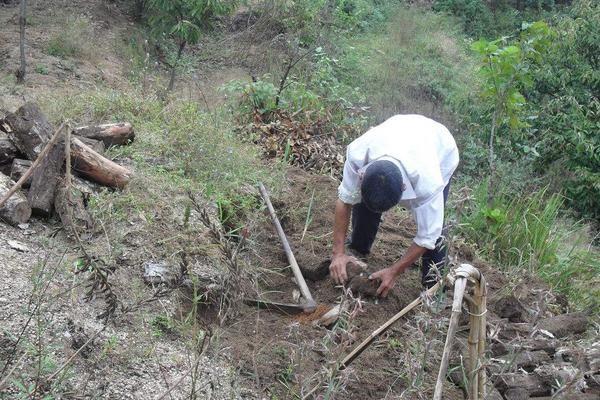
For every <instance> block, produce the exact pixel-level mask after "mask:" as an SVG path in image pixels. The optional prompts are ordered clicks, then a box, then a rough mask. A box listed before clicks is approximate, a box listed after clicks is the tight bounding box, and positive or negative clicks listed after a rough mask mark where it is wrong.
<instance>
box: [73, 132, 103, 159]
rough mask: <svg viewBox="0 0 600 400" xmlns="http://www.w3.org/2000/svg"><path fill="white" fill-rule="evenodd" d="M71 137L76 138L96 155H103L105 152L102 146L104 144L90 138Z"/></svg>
mask: <svg viewBox="0 0 600 400" xmlns="http://www.w3.org/2000/svg"><path fill="white" fill-rule="evenodd" d="M73 137H76V138H77V139H79V140H81V141H82V142H83V144H85V145H86V146H89V147H91V148H92V150H94V151H95V152H96V153H98V154H104V150H106V146H104V142H102V141H101V140H96V139H90V138H86V137H83V136H77V135H75V136H73Z"/></svg>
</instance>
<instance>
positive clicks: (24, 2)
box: [17, 0, 27, 83]
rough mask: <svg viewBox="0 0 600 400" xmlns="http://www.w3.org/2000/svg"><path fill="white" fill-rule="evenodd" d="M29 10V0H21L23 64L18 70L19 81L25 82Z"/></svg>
mask: <svg viewBox="0 0 600 400" xmlns="http://www.w3.org/2000/svg"><path fill="white" fill-rule="evenodd" d="M26 11H27V0H21V10H20V14H19V28H20V33H19V51H20V53H21V66H20V68H19V70H18V71H17V83H23V82H24V81H25V72H26V64H25V25H26V23H27V18H26Z"/></svg>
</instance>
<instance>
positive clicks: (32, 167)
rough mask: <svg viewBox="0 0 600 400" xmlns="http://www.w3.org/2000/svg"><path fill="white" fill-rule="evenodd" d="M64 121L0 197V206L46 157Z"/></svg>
mask: <svg viewBox="0 0 600 400" xmlns="http://www.w3.org/2000/svg"><path fill="white" fill-rule="evenodd" d="M64 126H65V123H64V122H63V123H62V124H60V126H59V127H58V129H57V130H56V132H54V135H53V136H52V138H51V139H50V141H49V142H48V143H46V146H45V147H44V149H43V150H42V152H41V153H40V154H39V155H38V157H37V158H36V159H35V161H34V162H33V164H31V167H29V169H28V170H27V172H25V173H24V174H23V176H22V177H21V179H19V180H18V181H17V183H16V184H15V185H14V186H13V187H12V188H10V190H9V191H8V192H7V193H6V195H5V196H4V197H3V198H2V199H0V207H2V206H3V205H4V203H6V202H7V201H8V199H10V197H11V196H12V195H13V194H15V192H16V191H17V190H19V188H20V187H21V186H23V183H24V182H25V181H27V179H29V177H30V176H31V174H33V171H35V168H36V167H37V166H38V164H39V163H40V162H42V160H43V159H44V158H45V157H46V155H47V154H48V153H49V152H50V149H51V148H52V146H53V145H54V144H55V143H56V142H57V141H58V138H59V137H60V132H61V131H62V129H63V128H64Z"/></svg>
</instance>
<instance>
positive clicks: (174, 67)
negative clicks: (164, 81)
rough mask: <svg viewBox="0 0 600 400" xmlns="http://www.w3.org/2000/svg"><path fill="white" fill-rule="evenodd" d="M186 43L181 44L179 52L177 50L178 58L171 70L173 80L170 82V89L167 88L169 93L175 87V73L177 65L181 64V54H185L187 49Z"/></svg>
mask: <svg viewBox="0 0 600 400" xmlns="http://www.w3.org/2000/svg"><path fill="white" fill-rule="evenodd" d="M186 43H187V42H186V41H183V42H181V43H180V44H179V50H177V58H176V59H175V62H174V63H173V67H172V68H171V80H170V81H169V87H168V88H167V90H168V91H169V92H170V91H172V90H173V87H174V86H175V71H176V70H177V65H178V64H179V59H180V58H181V54H182V53H183V49H184V48H185V44H186Z"/></svg>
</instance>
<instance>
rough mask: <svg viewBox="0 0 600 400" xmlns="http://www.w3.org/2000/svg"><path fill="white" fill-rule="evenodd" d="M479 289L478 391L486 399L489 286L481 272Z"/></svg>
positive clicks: (480, 396) (481, 397)
mask: <svg viewBox="0 0 600 400" xmlns="http://www.w3.org/2000/svg"><path fill="white" fill-rule="evenodd" d="M479 291H480V293H481V300H480V306H479V315H480V316H481V317H480V320H479V329H480V331H479V346H478V350H479V360H480V361H479V363H480V365H479V369H478V371H477V374H478V379H477V381H478V382H479V388H478V390H477V391H478V393H479V398H480V399H485V398H486V395H487V393H486V388H485V384H486V380H487V375H486V372H485V368H484V367H483V365H482V364H483V359H484V357H485V341H486V335H487V331H486V325H487V323H486V320H487V317H486V316H487V286H486V281H485V278H484V277H483V275H481V274H480V276H479Z"/></svg>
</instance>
